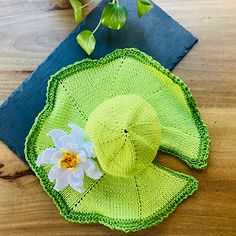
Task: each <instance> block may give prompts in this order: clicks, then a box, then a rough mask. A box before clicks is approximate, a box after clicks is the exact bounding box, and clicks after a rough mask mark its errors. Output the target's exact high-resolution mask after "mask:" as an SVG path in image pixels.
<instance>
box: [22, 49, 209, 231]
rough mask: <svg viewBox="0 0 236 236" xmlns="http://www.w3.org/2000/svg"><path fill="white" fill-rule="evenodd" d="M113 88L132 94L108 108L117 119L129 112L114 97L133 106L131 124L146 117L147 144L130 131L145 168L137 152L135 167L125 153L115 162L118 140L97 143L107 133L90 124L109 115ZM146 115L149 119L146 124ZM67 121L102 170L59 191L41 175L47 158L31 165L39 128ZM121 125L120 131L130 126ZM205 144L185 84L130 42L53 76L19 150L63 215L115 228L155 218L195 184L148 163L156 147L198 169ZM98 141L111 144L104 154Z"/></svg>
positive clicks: (45, 142) (39, 147)
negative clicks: (90, 146)
mask: <svg viewBox="0 0 236 236" xmlns="http://www.w3.org/2000/svg"><path fill="white" fill-rule="evenodd" d="M117 95H123V96H121V97H122V98H121V97H120V99H124V95H129V96H128V97H129V98H130V96H131V97H132V96H134V97H133V98H132V99H130V101H129V99H125V101H124V100H123V101H122V103H117V109H118V111H119V112H120V115H117V114H118V113H117V112H115V114H116V116H115V117H113V122H116V121H117V120H116V119H118V118H119V120H118V121H117V122H122V121H125V120H126V121H127V119H128V118H129V117H133V116H128V115H127V116H126V115H125V114H127V112H124V113H122V106H120V107H119V104H126V105H125V106H124V107H127V106H128V107H129V106H130V111H131V112H132V111H136V112H137V110H138V112H137V114H136V116H134V117H136V118H135V122H134V124H136V123H138V122H137V121H138V119H139V118H140V117H142V114H146V115H147V118H144V117H142V118H140V119H141V120H142V121H143V120H144V123H145V124H144V127H143V129H139V132H138V133H139V134H140V136H145V135H146V134H150V133H151V134H152V135H149V136H148V135H147V136H146V137H145V141H147V140H148V144H145V145H147V146H148V147H150V149H147V148H143V147H142V145H141V144H142V140H141V141H140V140H139V137H137V136H135V140H139V141H138V142H137V143H138V145H136V146H139V147H140V150H141V151H140V152H139V153H141V154H142V155H143V156H145V155H146V157H147V158H145V159H146V160H148V161H147V162H146V164H145V168H144V167H143V166H142V165H140V163H143V161H141V159H140V157H141V156H142V155H138V156H137V163H136V164H135V165H134V166H135V168H130V166H132V165H131V163H130V162H129V161H130V160H131V159H132V158H131V159H123V162H122V163H124V160H126V161H125V165H124V166H123V167H124V168H123V169H120V168H117V167H118V166H120V165H121V163H119V161H118V160H119V159H117V160H116V159H115V158H113V157H114V155H113V156H112V155H111V153H112V150H113V151H114V149H115V147H116V148H117V149H119V147H118V146H117V144H118V143H117V142H115V144H116V145H113V147H112V148H110V149H106V145H108V142H106V144H105V145H104V146H102V144H103V143H102V144H101V143H99V138H98V137H99V134H100V135H101V142H104V140H106V138H107V136H106V135H107V132H105V133H104V132H99V130H98V131H97V133H96V129H94V127H97V128H98V127H100V126H96V122H99V118H98V117H101V118H102V119H103V120H104V119H105V118H106V117H108V119H109V117H110V119H111V115H112V114H114V112H113V111H112V112H111V115H109V109H108V110H106V109H105V108H104V107H103V106H104V104H106V103H107V102H108V106H107V105H106V106H107V107H109V101H112V99H111V98H114V97H116V96H117ZM135 95H137V96H135ZM118 97H119V96H118ZM126 98H127V97H126ZM140 99H141V100H140ZM142 103H145V112H143V111H142V109H141V110H140V109H139V108H137V109H136V110H135V109H133V107H135V104H142ZM100 105H101V107H100ZM106 106H105V107H106ZM99 107H100V108H99ZM112 107H113V108H115V106H112ZM138 107H139V105H138ZM140 107H141V108H142V107H143V106H140ZM101 108H102V109H101ZM99 111H100V112H99ZM125 111H126V110H125ZM94 114H95V115H94ZM90 115H91V117H90ZM99 115H100V116H99ZM145 119H146V121H145ZM91 120H92V123H91ZM94 122H95V124H94ZM149 122H151V123H153V124H152V125H151V126H150V125H147V124H148V123H149ZM68 123H76V124H78V125H80V126H81V127H85V126H86V129H87V131H88V133H89V134H90V137H91V139H92V140H93V142H94V143H95V149H96V152H98V161H99V164H100V165H101V167H102V170H103V176H102V177H101V178H100V179H99V180H93V179H90V178H85V189H86V191H85V192H83V193H79V192H77V191H75V190H73V189H72V188H70V187H69V186H68V187H66V188H65V189H63V190H61V191H60V192H57V191H55V190H54V189H53V186H54V183H51V182H50V181H49V180H48V176H47V174H48V172H49V171H50V168H51V165H46V164H45V165H42V166H41V167H37V166H36V164H35V161H36V159H37V156H38V155H39V154H40V153H41V152H42V151H43V150H45V149H46V148H48V147H53V143H52V140H51V139H50V138H49V137H47V136H46V133H47V132H48V131H50V130H51V129H55V128H60V129H64V130H66V131H68V127H67V125H68ZM86 124H87V125H86ZM110 124H112V122H111V123H110ZM101 127H102V128H104V126H101ZM101 127H100V128H101ZM119 127H120V126H119ZM124 127H125V126H123V129H122V132H123V133H122V135H123V136H122V137H124V135H127V131H128V132H129V130H126V129H125V128H124ZM105 128H106V127H105ZM113 128H114V126H113ZM150 129H152V130H153V131H152V132H151V130H150ZM101 130H102V129H101ZM101 130H100V131H101ZM94 132H95V133H94ZM120 132H121V130H120ZM131 133H132V132H131ZM133 133H135V132H133ZM110 134H113V133H112V132H110ZM114 134H116V132H114ZM131 136H132V135H131ZM113 138H116V137H113ZM109 140H112V138H111V137H110V138H109ZM154 140H155V141H156V142H154ZM97 143H99V145H97ZM110 143H112V142H110ZM120 144H122V142H121V143H120ZM159 145H160V147H159ZM209 146H210V139H209V137H208V131H207V128H206V126H205V125H204V123H203V122H202V120H201V117H200V113H199V111H198V109H197V107H196V104H195V101H194V99H193V97H192V95H191V93H190V91H189V89H188V88H187V86H186V85H185V84H184V83H183V82H182V81H181V80H180V79H179V78H178V77H175V76H174V75H173V74H171V73H170V72H169V71H168V70H166V69H164V68H163V67H162V66H161V65H160V64H159V63H158V62H156V61H154V60H153V59H152V58H151V57H149V56H148V55H146V54H144V53H142V52H140V51H138V50H136V49H124V50H116V51H114V52H113V53H111V54H109V55H107V56H106V57H104V58H102V59H100V60H89V59H86V60H83V61H81V62H78V63H75V64H74V65H71V66H68V67H67V68H64V69H62V70H61V71H59V72H58V73H56V74H55V75H53V76H52V78H51V80H50V81H49V85H48V91H47V102H46V106H45V107H44V109H43V111H42V112H41V113H40V114H39V116H38V117H37V118H36V121H35V123H34V125H33V127H32V129H31V131H30V134H29V136H28V137H27V140H26V145H25V155H26V158H27V160H28V162H29V164H30V166H31V168H32V169H33V170H34V171H35V173H36V175H37V176H38V177H39V179H40V182H41V184H42V186H43V187H44V189H45V190H46V191H47V193H48V194H49V195H50V196H51V197H52V199H53V200H54V202H55V204H56V205H57V206H58V208H59V209H60V212H61V214H62V215H63V216H64V217H65V218H66V219H68V220H70V221H75V222H81V223H92V222H99V223H102V224H104V225H106V226H109V227H111V228H114V229H120V230H124V231H136V230H140V229H144V228H147V227H150V226H152V225H154V224H157V223H159V222H161V221H162V220H163V219H164V218H165V217H167V216H168V215H169V214H170V213H171V212H172V211H173V210H174V209H175V208H176V207H177V205H178V204H179V203H180V202H181V201H182V200H183V199H185V198H186V197H187V196H189V195H191V194H192V193H193V192H194V191H195V189H196V188H197V185H198V184H197V181H196V180H195V179H194V178H193V177H190V176H187V175H185V174H182V173H177V172H174V171H172V170H169V169H168V168H165V167H162V166H160V165H158V164H156V163H154V164H152V160H153V158H154V157H155V152H156V151H157V149H158V147H159V149H160V150H162V151H166V152H168V153H171V154H173V155H175V156H177V157H179V158H181V159H182V160H184V161H185V162H186V163H187V164H188V165H189V166H191V167H195V168H198V169H202V168H204V167H205V166H206V165H207V157H208V153H209ZM99 147H100V148H99ZM101 147H105V149H104V150H110V153H109V152H108V153H105V152H104V151H103V150H102V148H101ZM127 150H128V149H127ZM144 150H145V151H147V153H145V152H144ZM113 154H114V152H113ZM120 157H121V158H122V155H121V154H120ZM110 158H111V160H115V163H113V165H109V161H110ZM144 170H145V171H144Z"/></svg>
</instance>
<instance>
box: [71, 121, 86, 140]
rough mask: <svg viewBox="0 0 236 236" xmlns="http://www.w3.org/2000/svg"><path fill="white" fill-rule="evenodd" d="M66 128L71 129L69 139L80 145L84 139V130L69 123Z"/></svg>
mask: <svg viewBox="0 0 236 236" xmlns="http://www.w3.org/2000/svg"><path fill="white" fill-rule="evenodd" d="M68 126H69V127H70V128H71V129H72V131H71V137H72V138H73V140H74V143H76V144H79V143H81V142H82V141H83V140H84V139H85V132H84V129H82V128H80V127H79V126H77V125H76V124H73V123H70V124H69V125H68Z"/></svg>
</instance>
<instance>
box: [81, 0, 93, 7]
mask: <svg viewBox="0 0 236 236" xmlns="http://www.w3.org/2000/svg"><path fill="white" fill-rule="evenodd" d="M94 1H95V0H90V1H88V2H87V3H85V4H84V5H83V6H82V7H81V9H83V8H85V7H87V6H88V5H90V4H91V3H93V2H94Z"/></svg>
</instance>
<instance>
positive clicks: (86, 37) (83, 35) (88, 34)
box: [76, 30, 96, 55]
mask: <svg viewBox="0 0 236 236" xmlns="http://www.w3.org/2000/svg"><path fill="white" fill-rule="evenodd" d="M76 39H77V41H78V43H79V45H80V46H81V47H82V48H83V49H84V51H85V52H86V53H87V54H88V55H90V54H91V53H92V52H93V51H94V48H95V45H96V39H95V37H94V35H93V32H92V31H90V30H84V31H82V32H80V33H79V34H78V35H77V37H76Z"/></svg>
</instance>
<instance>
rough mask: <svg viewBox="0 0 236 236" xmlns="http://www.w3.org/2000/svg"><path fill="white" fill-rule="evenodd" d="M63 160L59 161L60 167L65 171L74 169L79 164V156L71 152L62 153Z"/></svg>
mask: <svg viewBox="0 0 236 236" xmlns="http://www.w3.org/2000/svg"><path fill="white" fill-rule="evenodd" d="M62 154H63V158H62V160H61V161H60V167H64V168H66V169H72V168H74V167H75V166H76V165H77V163H78V162H79V159H80V158H79V155H76V154H74V153H71V152H62Z"/></svg>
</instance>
